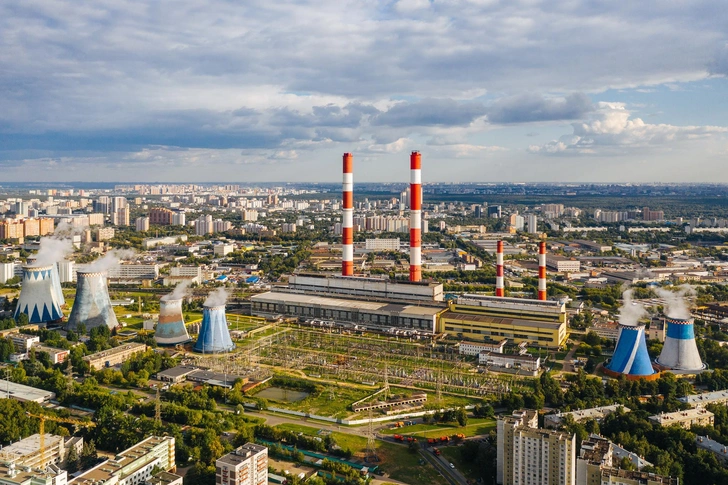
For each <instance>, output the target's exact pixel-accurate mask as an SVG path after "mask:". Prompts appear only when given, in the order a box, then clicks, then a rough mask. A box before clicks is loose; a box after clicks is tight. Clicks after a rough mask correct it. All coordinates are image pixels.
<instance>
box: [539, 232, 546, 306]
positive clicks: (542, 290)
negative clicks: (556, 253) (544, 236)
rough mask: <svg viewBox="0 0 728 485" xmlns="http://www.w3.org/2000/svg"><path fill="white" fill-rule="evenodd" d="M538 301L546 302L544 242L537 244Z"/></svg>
mask: <svg viewBox="0 0 728 485" xmlns="http://www.w3.org/2000/svg"><path fill="white" fill-rule="evenodd" d="M538 299H539V300H544V301H545V300H546V242H545V241H541V242H540V243H538Z"/></svg>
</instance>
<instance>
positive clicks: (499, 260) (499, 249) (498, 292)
mask: <svg viewBox="0 0 728 485" xmlns="http://www.w3.org/2000/svg"><path fill="white" fill-rule="evenodd" d="M504 288H505V285H504V284H503V241H498V242H497V246H496V250H495V296H501V297H502V296H506V295H505V290H504Z"/></svg>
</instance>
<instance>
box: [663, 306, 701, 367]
mask: <svg viewBox="0 0 728 485" xmlns="http://www.w3.org/2000/svg"><path fill="white" fill-rule="evenodd" d="M665 323H667V334H666V335H665V344H664V345H663V346H662V352H660V356H659V357H658V358H657V363H658V364H659V365H661V366H664V367H668V368H670V369H673V370H681V371H698V370H701V369H704V368H705V365H703V361H702V360H701V359H700V353H699V352H698V346H697V345H695V329H694V328H693V326H694V321H693V319H692V318H671V317H667V318H665Z"/></svg>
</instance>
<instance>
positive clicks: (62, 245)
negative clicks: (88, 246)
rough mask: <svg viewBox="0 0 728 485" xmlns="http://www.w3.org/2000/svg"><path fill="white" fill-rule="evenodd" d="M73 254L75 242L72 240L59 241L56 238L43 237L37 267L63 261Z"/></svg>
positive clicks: (36, 256)
mask: <svg viewBox="0 0 728 485" xmlns="http://www.w3.org/2000/svg"><path fill="white" fill-rule="evenodd" d="M72 252H73V242H72V241H71V240H70V239H58V238H55V237H43V238H41V240H40V249H39V250H38V253H37V254H36V255H35V263H34V265H37V266H47V265H49V264H55V263H57V262H59V261H63V260H64V259H65V257H66V256H68V255H69V254H71V253H72Z"/></svg>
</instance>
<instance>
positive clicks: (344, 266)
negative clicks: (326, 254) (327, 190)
mask: <svg viewBox="0 0 728 485" xmlns="http://www.w3.org/2000/svg"><path fill="white" fill-rule="evenodd" d="M342 203H343V204H342V206H343V224H342V227H341V251H342V254H343V256H342V258H341V275H342V276H353V275H354V157H353V156H352V154H351V153H344V184H343V193H342Z"/></svg>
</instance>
